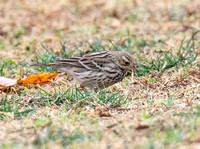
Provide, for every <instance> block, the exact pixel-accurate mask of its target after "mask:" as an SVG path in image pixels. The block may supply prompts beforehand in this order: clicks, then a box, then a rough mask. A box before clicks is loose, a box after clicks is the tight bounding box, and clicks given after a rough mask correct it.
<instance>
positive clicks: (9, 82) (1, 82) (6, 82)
mask: <svg viewBox="0 0 200 149" xmlns="http://www.w3.org/2000/svg"><path fill="white" fill-rule="evenodd" d="M17 80H18V79H9V78H4V77H0V89H1V88H6V87H9V86H13V85H16V84H17Z"/></svg>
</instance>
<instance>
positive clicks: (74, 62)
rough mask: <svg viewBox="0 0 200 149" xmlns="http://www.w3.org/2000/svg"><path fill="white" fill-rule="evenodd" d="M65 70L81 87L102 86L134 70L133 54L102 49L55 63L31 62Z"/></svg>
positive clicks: (108, 84) (135, 65)
mask: <svg viewBox="0 0 200 149" xmlns="http://www.w3.org/2000/svg"><path fill="white" fill-rule="evenodd" d="M31 66H44V67H51V68H55V69H58V70H60V71H62V72H66V73H67V74H69V75H70V76H72V77H73V78H74V79H75V80H76V81H78V82H79V83H80V86H81V87H82V88H85V87H87V88H90V89H95V88H100V89H102V88H104V87H109V86H111V85H113V84H115V83H117V82H120V81H122V80H123V79H124V78H125V77H126V76H127V75H128V71H130V70H132V69H133V70H136V69H137V64H136V63H135V61H134V60H133V56H132V55H131V54H130V53H128V52H124V51H102V52H94V53H89V54H86V55H83V56H82V57H74V58H69V59H64V60H56V61H55V63H48V64H32V65H31Z"/></svg>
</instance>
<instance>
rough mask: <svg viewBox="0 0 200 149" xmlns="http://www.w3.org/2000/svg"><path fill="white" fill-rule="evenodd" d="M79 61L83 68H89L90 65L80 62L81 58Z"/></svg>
mask: <svg viewBox="0 0 200 149" xmlns="http://www.w3.org/2000/svg"><path fill="white" fill-rule="evenodd" d="M79 63H80V64H81V65H82V66H84V67H85V68H87V69H91V68H90V67H88V66H87V65H85V64H84V63H82V62H81V59H80V60H79Z"/></svg>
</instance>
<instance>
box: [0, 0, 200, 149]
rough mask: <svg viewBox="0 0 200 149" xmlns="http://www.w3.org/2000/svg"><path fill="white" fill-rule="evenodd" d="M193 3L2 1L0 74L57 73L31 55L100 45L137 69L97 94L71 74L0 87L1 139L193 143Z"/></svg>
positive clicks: (196, 122)
mask: <svg viewBox="0 0 200 149" xmlns="http://www.w3.org/2000/svg"><path fill="white" fill-rule="evenodd" d="M197 6H198V1H192V2H187V1H179V0H178V1H172V0H170V1H169V2H168V1H164V0H161V1H159V2H157V1H155V0H153V1H152V2H151V3H149V2H148V1H141V2H140V1H127V0H123V2H122V1H120V0H119V1H115V0H111V1H109V2H107V1H104V0H103V1H102V2H101V3H99V2H97V1H91V0H86V1H84V2H82V1H76V2H71V1H64V2H63V1H58V2H57V1H56V2H54V1H45V2H43V1H40V2H39V1H34V2H33V3H32V5H31V7H29V5H27V4H26V3H25V2H24V1H19V0H16V1H15V3H14V2H12V1H3V3H2V9H3V11H5V14H4V15H2V20H3V21H2V23H3V27H2V28H0V76H1V77H7V78H24V77H26V76H27V75H34V74H41V73H47V72H50V73H53V72H56V71H57V70H55V69H51V68H45V67H30V64H31V63H50V62H53V61H54V60H57V59H65V58H70V57H75V56H82V55H84V54H86V53H89V52H96V51H105V50H114V51H121V50H125V51H128V52H129V53H131V54H133V56H134V57H135V59H136V61H137V63H138V65H139V71H138V72H136V73H135V74H133V78H132V77H131V76H128V77H126V78H125V79H124V80H123V81H122V82H120V83H118V84H116V85H113V86H111V87H110V88H108V89H104V90H99V92H97V93H95V92H93V91H90V90H89V91H88V92H83V91H81V90H79V88H78V87H77V86H78V85H77V84H76V82H72V81H71V80H70V79H68V78H67V76H66V77H65V79H63V80H61V81H59V82H57V83H52V84H48V85H44V86H39V87H36V88H25V87H22V86H14V87H12V88H10V89H9V90H7V91H3V90H0V125H1V127H0V132H1V135H0V148H4V149H7V148H151V149H154V148H155V149H156V148H197V147H198V146H197V145H198V144H199V136H200V133H199V132H200V131H199V129H200V118H199V115H200V114H199V113H200V107H199V105H200V103H199V97H200V96H199V89H200V86H199V80H200V77H199V76H200V73H199V72H200V71H199V66H200V61H199V48H200V43H199V31H198V26H196V24H198V23H197V22H196V21H197V20H199V19H200V18H199V15H198V7H197ZM0 7H1V6H0ZM191 8H192V9H191ZM96 10H98V11H96ZM152 10H153V11H152ZM13 12H14V13H13ZM155 12H156V13H155ZM32 14H35V15H32ZM11 18H14V19H11ZM60 41H65V42H60ZM41 43H42V44H41Z"/></svg>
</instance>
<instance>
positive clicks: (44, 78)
mask: <svg viewBox="0 0 200 149" xmlns="http://www.w3.org/2000/svg"><path fill="white" fill-rule="evenodd" d="M64 75H65V73H60V72H56V73H45V74H39V75H35V76H28V77H27V78H26V79H19V80H18V81H17V84H22V85H23V86H26V87H28V88H29V87H30V86H31V84H35V85H36V84H39V85H44V84H50V83H52V82H53V81H55V80H58V79H61V78H63V76H64Z"/></svg>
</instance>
